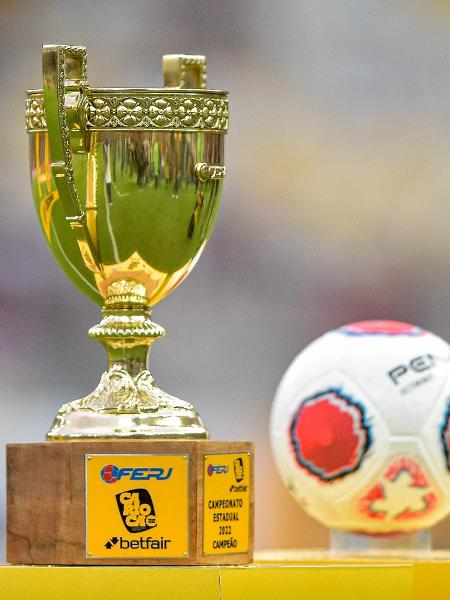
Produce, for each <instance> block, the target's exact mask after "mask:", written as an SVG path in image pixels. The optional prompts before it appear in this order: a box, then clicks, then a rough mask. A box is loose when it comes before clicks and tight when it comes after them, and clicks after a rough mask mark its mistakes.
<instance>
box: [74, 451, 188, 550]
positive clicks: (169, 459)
mask: <svg viewBox="0 0 450 600" xmlns="http://www.w3.org/2000/svg"><path fill="white" fill-rule="evenodd" d="M188 462H189V461H188V457H187V456H186V455H167V454H87V455H85V464H86V555H87V557H88V558H114V557H118V558H155V557H178V556H179V557H183V556H187V555H188V553H189V548H188V539H189V535H188V523H189V519H188V480H189V479H188Z"/></svg>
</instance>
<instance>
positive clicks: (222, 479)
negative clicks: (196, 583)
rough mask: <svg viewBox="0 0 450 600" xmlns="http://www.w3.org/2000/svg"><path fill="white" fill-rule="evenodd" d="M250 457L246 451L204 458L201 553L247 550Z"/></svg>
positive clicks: (225, 552)
mask: <svg viewBox="0 0 450 600" xmlns="http://www.w3.org/2000/svg"><path fill="white" fill-rule="evenodd" d="M250 460H251V456H250V454H249V453H247V452H245V453H244V452H243V453H238V454H206V455H205V457H204V466H203V469H204V471H203V480H204V508H203V554H204V555H206V554H240V553H245V552H248V548H249V534H250V531H249V515H250Z"/></svg>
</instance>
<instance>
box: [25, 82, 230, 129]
mask: <svg viewBox="0 0 450 600" xmlns="http://www.w3.org/2000/svg"><path fill="white" fill-rule="evenodd" d="M80 99H82V101H81V102H80V105H79V106H80V108H79V110H80V111H81V112H82V113H83V114H82V115H80V122H81V123H86V129H94V130H98V129H179V130H202V131H217V132H223V133H226V131H227V129H228V99H227V96H226V93H225V92H222V93H221V92H189V93H187V92H186V90H182V91H181V92H180V93H176V92H175V91H174V90H170V91H169V90H161V92H157V91H155V92H153V91H152V92H148V91H146V90H110V91H108V90H93V89H89V90H88V91H87V93H86V95H81V94H80ZM83 100H84V101H83ZM25 121H26V128H27V130H28V131H29V132H33V131H44V130H46V129H47V123H46V121H45V111H44V97H43V94H42V92H29V93H28V98H27V99H26V102H25Z"/></svg>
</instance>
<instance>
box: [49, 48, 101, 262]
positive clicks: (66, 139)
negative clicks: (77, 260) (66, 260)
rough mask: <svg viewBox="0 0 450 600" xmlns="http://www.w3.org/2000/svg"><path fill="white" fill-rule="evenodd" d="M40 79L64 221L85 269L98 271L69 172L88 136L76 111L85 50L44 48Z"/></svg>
mask: <svg viewBox="0 0 450 600" xmlns="http://www.w3.org/2000/svg"><path fill="white" fill-rule="evenodd" d="M42 76H43V89H44V105H45V118H46V121H47V128H48V137H49V144H50V150H51V156H52V163H51V167H52V173H53V176H54V178H55V183H56V188H57V190H58V194H59V197H60V200H61V204H62V207H63V210H64V212H65V214H66V220H67V221H68V223H69V225H70V226H71V228H72V230H73V231H74V233H75V235H76V238H77V242H78V246H79V248H80V252H81V255H82V256H83V259H84V261H85V263H86V266H87V267H88V268H89V269H90V270H91V271H95V272H98V271H100V269H101V266H100V261H99V257H98V255H97V250H96V248H95V246H94V243H93V241H92V238H91V236H90V234H89V231H88V228H87V223H86V214H85V212H84V211H83V208H82V205H81V202H80V198H79V196H78V192H77V188H76V186H75V180H74V175H73V168H72V150H73V151H75V152H86V150H87V136H86V135H85V131H84V123H83V120H82V119H80V115H81V114H82V113H83V112H84V111H82V110H79V108H80V105H82V104H83V103H84V102H85V95H84V94H83V91H84V88H85V87H87V72H86V48H84V47H83V46H62V45H48V46H43V50H42Z"/></svg>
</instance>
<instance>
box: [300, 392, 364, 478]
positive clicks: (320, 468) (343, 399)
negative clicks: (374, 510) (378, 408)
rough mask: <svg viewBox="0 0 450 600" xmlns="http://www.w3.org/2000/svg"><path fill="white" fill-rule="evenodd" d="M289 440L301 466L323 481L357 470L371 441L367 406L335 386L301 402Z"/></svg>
mask: <svg viewBox="0 0 450 600" xmlns="http://www.w3.org/2000/svg"><path fill="white" fill-rule="evenodd" d="M290 439H291V444H292V447H293V450H294V453H295V457H296V459H297V462H298V463H299V464H300V466H302V467H303V468H305V469H307V470H308V471H309V472H310V473H312V474H313V475H316V476H317V477H319V478H320V479H321V480H322V481H332V480H334V479H337V478H340V477H344V476H345V475H347V474H348V473H352V472H353V471H356V470H357V469H358V468H359V466H360V464H361V461H362V459H363V457H364V455H365V454H366V452H367V450H368V449H369V446H370V444H371V436H370V428H369V425H368V424H367V422H366V419H365V412H364V407H363V406H362V405H360V404H359V403H358V402H356V401H354V400H353V399H352V398H350V396H347V395H346V394H343V393H342V391H341V390H340V389H335V388H331V389H329V390H326V391H324V392H321V393H319V394H315V395H314V396H311V397H310V398H307V399H306V400H305V401H304V402H302V403H301V404H300V406H299V408H298V409H297V411H296V413H295V414H294V417H293V419H292V423H291V427H290Z"/></svg>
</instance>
